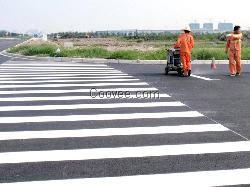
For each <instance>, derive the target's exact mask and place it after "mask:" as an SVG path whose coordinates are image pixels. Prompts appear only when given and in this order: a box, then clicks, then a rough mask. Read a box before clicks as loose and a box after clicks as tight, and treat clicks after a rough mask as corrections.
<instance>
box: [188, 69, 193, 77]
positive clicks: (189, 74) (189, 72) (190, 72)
mask: <svg viewBox="0 0 250 187" xmlns="http://www.w3.org/2000/svg"><path fill="white" fill-rule="evenodd" d="M191 74H192V71H191V69H190V70H189V71H188V76H189V77H190V76H191Z"/></svg>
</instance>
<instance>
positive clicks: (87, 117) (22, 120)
mask: <svg viewBox="0 0 250 187" xmlns="http://www.w3.org/2000/svg"><path fill="white" fill-rule="evenodd" d="M195 117H203V115H202V114H201V113H199V112H196V111H187V112H162V113H130V114H96V115H70V116H32V117H1V120H0V124H12V123H43V122H66V121H67V122H73V121H102V120H103V121H105V120H129V119H160V118H195Z"/></svg>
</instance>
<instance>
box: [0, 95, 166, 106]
mask: <svg viewBox="0 0 250 187" xmlns="http://www.w3.org/2000/svg"><path fill="white" fill-rule="evenodd" d="M95 96H96V95H95ZM95 96H93V97H91V96H53V97H9V98H4V97H3V98H0V103H1V102H24V101H71V100H91V99H95V100H107V99H158V98H159V99H160V98H168V97H170V96H169V95H167V94H155V96H156V98H154V97H153V96H152V98H151V97H148V98H144V97H143V95H138V94H130V95H129V96H128V97H126V96H125V95H122V96H121V97H118V95H117V94H116V95H112V96H111V97H110V98H108V97H99V96H96V97H95ZM138 96H139V97H138ZM1 105H2V104H1Z"/></svg>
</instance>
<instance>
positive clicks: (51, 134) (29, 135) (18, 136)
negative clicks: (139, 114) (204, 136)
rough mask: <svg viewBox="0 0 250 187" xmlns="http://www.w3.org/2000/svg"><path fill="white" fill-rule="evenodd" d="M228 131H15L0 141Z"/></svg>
mask: <svg viewBox="0 0 250 187" xmlns="http://www.w3.org/2000/svg"><path fill="white" fill-rule="evenodd" d="M223 131H229V129H227V128H226V127H224V126H222V125H220V124H200V125H180V126H156V127H129V128H106V129H77V130H50V131H17V132H0V140H25V139H26V140H27V139H49V138H84V137H105V136H131V135H147V134H152V135H153V134H175V133H176V134H181V133H194V132H223Z"/></svg>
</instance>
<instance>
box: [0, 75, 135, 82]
mask: <svg viewBox="0 0 250 187" xmlns="http://www.w3.org/2000/svg"><path fill="white" fill-rule="evenodd" d="M118 78H134V77H133V76H126V75H124V76H99V77H89V76H88V77H83V76H81V77H76V76H75V77H74V76H73V77H66V76H65V77H28V78H27V77H23V78H22V77H19V78H0V80H1V81H12V80H57V79H66V80H67V79H75V80H77V79H83V80H84V79H118Z"/></svg>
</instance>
